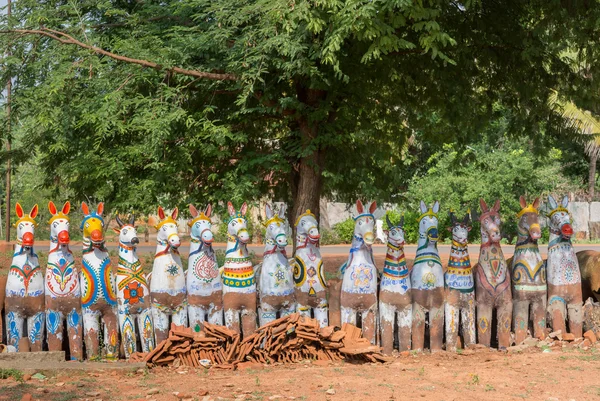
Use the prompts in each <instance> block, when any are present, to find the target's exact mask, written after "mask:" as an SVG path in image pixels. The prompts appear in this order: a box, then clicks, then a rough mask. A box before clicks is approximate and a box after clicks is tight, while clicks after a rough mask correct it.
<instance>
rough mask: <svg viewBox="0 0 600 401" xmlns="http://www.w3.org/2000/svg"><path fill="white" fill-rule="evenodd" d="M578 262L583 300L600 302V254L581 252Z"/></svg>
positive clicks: (578, 253) (589, 251)
mask: <svg viewBox="0 0 600 401" xmlns="http://www.w3.org/2000/svg"><path fill="white" fill-rule="evenodd" d="M577 262H578V264H579V272H580V273H581V297H582V299H586V300H587V299H588V298H590V297H591V298H594V299H595V300H596V302H600V252H597V251H591V250H586V251H579V252H577Z"/></svg>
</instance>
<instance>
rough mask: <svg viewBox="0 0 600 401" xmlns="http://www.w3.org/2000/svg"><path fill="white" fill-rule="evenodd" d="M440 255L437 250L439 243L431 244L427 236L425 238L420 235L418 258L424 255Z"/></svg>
mask: <svg viewBox="0 0 600 401" xmlns="http://www.w3.org/2000/svg"><path fill="white" fill-rule="evenodd" d="M432 252H434V253H438V249H437V242H433V243H432V242H431V241H429V238H427V236H425V237H423V236H422V235H421V234H419V241H418V242H417V254H416V256H419V255H421V254H423V253H432Z"/></svg>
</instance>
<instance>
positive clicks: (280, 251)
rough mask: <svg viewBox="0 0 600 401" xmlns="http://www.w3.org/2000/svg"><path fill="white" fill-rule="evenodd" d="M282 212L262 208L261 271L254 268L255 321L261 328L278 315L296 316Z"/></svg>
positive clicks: (266, 207)
mask: <svg viewBox="0 0 600 401" xmlns="http://www.w3.org/2000/svg"><path fill="white" fill-rule="evenodd" d="M285 209H286V206H285V205H283V206H282V207H281V209H280V211H279V213H275V212H273V208H272V207H271V205H269V204H266V205H265V214H266V216H267V221H265V223H264V226H265V228H266V229H267V231H266V234H265V251H264V253H263V261H262V263H261V265H260V270H258V269H256V268H255V273H257V275H258V293H259V296H260V308H259V315H258V319H259V323H260V325H261V326H263V325H265V324H267V323H269V322H272V321H273V320H275V319H277V317H278V315H279V317H282V316H287V315H290V314H292V313H294V312H296V297H295V295H294V292H295V285H294V274H293V271H292V267H291V266H290V263H289V261H288V257H287V253H286V251H285V247H286V246H287V244H288V240H287V234H286V229H287V226H288V224H287V222H286V220H285V219H283V218H281V217H280V216H284V217H285ZM259 272H260V273H259Z"/></svg>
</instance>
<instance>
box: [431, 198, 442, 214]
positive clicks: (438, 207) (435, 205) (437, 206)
mask: <svg viewBox="0 0 600 401" xmlns="http://www.w3.org/2000/svg"><path fill="white" fill-rule="evenodd" d="M431 210H432V211H433V213H437V212H439V211H440V202H438V201H435V203H434V204H433V208H431Z"/></svg>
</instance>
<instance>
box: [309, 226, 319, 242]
mask: <svg viewBox="0 0 600 401" xmlns="http://www.w3.org/2000/svg"><path fill="white" fill-rule="evenodd" d="M308 239H310V240H311V241H318V240H320V239H321V234H319V230H317V229H316V228H311V229H310V230H308Z"/></svg>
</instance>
